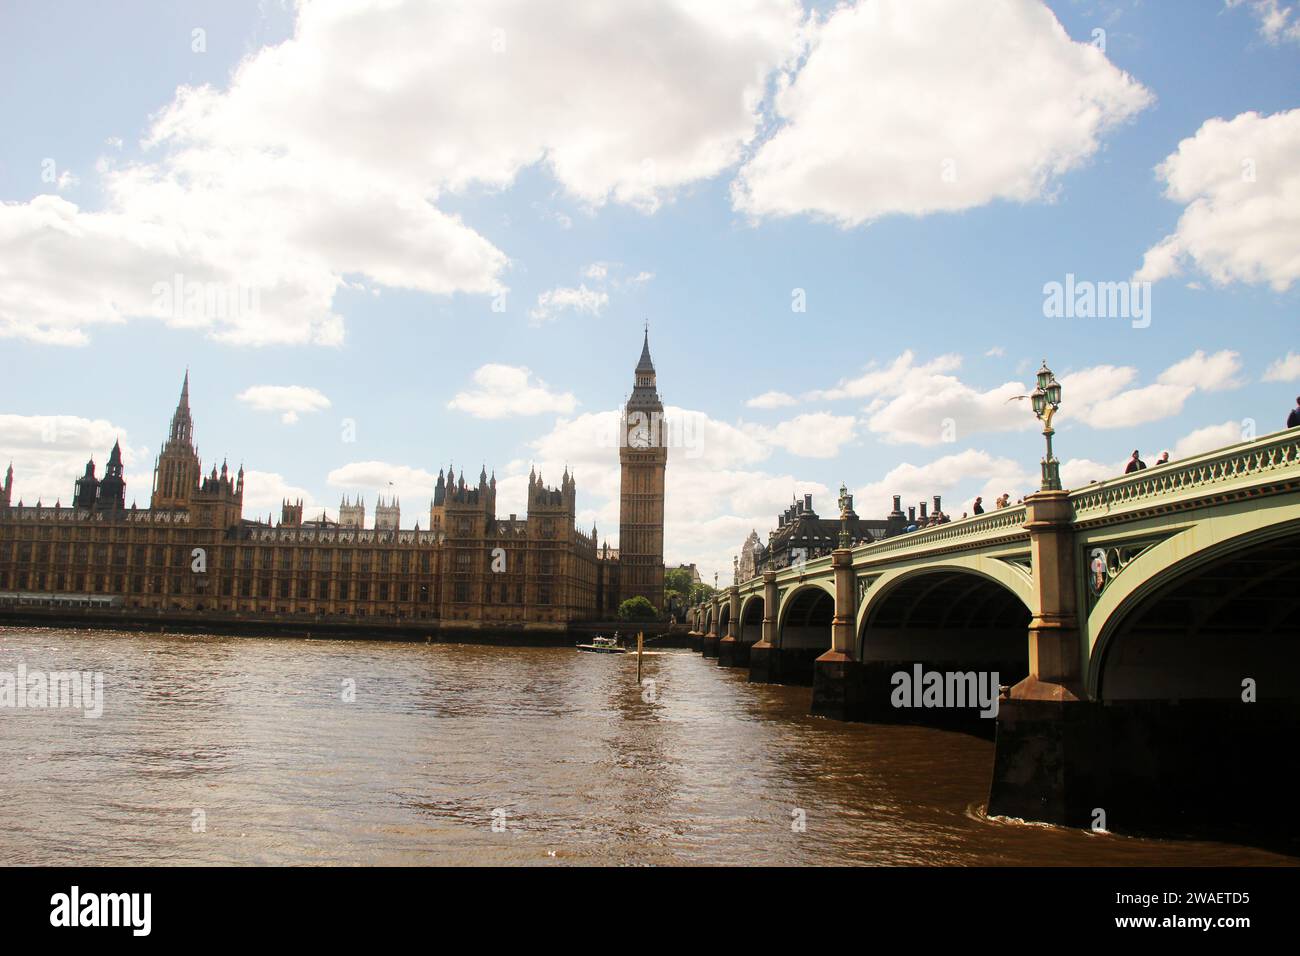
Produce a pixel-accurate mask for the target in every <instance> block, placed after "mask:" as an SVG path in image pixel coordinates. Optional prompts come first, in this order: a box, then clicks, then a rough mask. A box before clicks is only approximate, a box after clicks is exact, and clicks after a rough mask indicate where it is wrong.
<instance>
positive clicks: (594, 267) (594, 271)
mask: <svg viewBox="0 0 1300 956" xmlns="http://www.w3.org/2000/svg"><path fill="white" fill-rule="evenodd" d="M582 274H583V275H584V276H586V277H587V278H588V279H603V278H605V276H607V275H609V264H608V263H605V262H593V263H592V264H591V265H589V266H587V268H585V269H583V270H582Z"/></svg>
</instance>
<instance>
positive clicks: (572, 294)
mask: <svg viewBox="0 0 1300 956" xmlns="http://www.w3.org/2000/svg"><path fill="white" fill-rule="evenodd" d="M607 305H609V293H607V292H602V291H599V290H595V289H588V288H587V285H586V283H585V282H584V283H583V284H582V285H580V286H578V288H576V289H573V288H565V287H563V286H561V287H559V288H556V289H547V290H546V291H545V292H543V293H541V294H540V295H538V297H537V305H536V306H534V307H533V309H532V310H531V311H530V312H529V313H528V314H529V316H530V317H531V318H532V319H533V322H534V324H536V323H540V322H547V321H550V320H551V319H554V318H555V317H556V316H557V315H559V314H560V313H561V312H566V311H572V312H578V313H586V314H587V315H600V311H601V309H603V308H605V306H607Z"/></svg>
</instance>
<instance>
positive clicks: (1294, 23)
mask: <svg viewBox="0 0 1300 956" xmlns="http://www.w3.org/2000/svg"><path fill="white" fill-rule="evenodd" d="M1225 6H1226V7H1227V8H1228V9H1232V8H1234V7H1242V6H1244V7H1247V8H1249V9H1250V12H1251V13H1252V14H1254V16H1255V18H1256V19H1257V20H1259V33H1260V36H1262V37H1263V38H1264V39H1265V40H1267V41H1268V42H1269V43H1272V44H1278V43H1281V42H1283V41H1290V42H1292V43H1300V13H1297V8H1296V7H1295V6H1293V5H1290V4H1288V3H1284V2H1280V0H1225Z"/></svg>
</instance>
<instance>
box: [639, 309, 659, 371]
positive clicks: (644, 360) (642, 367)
mask: <svg viewBox="0 0 1300 956" xmlns="http://www.w3.org/2000/svg"><path fill="white" fill-rule="evenodd" d="M636 370H637V371H638V372H650V373H652V374H653V373H654V370H655V363H654V362H652V361H651V360H650V320H649V319H647V320H646V323H645V340H644V341H643V342H642V343H641V360H640V361H639V362H637V363H636Z"/></svg>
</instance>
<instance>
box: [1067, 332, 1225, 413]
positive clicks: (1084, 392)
mask: <svg viewBox="0 0 1300 956" xmlns="http://www.w3.org/2000/svg"><path fill="white" fill-rule="evenodd" d="M1240 370H1241V362H1240V358H1239V356H1238V355H1237V353H1236V352H1232V351H1228V350H1223V351H1220V352H1215V353H1214V354H1212V355H1206V354H1205V352H1203V351H1201V350H1197V351H1196V352H1193V353H1192V354H1191V355H1189V356H1188V357H1187V358H1185V359H1182V360H1181V361H1178V362H1175V363H1174V364H1173V365H1171V366H1169V368H1167V369H1165V370H1164V371H1163V372H1161V373H1160V375H1159V376H1158V378H1157V380H1156V382H1155V383H1154V384H1151V385H1144V386H1140V387H1137V388H1129V387H1128V386H1129V385H1130V384H1131V383H1132V382H1133V381H1134V379H1135V378H1136V377H1137V370H1136V369H1134V368H1131V367H1128V366H1120V367H1116V366H1113V365H1098V366H1095V367H1093V368H1087V369H1082V370H1081V371H1078V372H1074V373H1071V374H1069V375H1063V376H1061V389H1062V399H1063V401H1062V405H1061V417H1062V419H1076V420H1078V421H1080V422H1083V423H1084V424H1085V425H1089V426H1091V427H1093V428H1129V427H1132V426H1134V425H1142V424H1145V423H1147V422H1154V421H1160V420H1161V419H1164V418H1169V417H1171V416H1173V415H1177V414H1178V413H1179V412H1181V411H1182V410H1183V406H1184V405H1185V404H1186V402H1187V400H1188V399H1189V398H1191V397H1192V395H1193V394H1195V393H1196V392H1197V391H1198V390H1203V391H1221V390H1223V389H1227V388H1235V387H1237V386H1238V385H1240V384H1241V383H1240V382H1239V381H1238V380H1237V378H1236V376H1237V373H1238V372H1239V371H1240Z"/></svg>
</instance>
